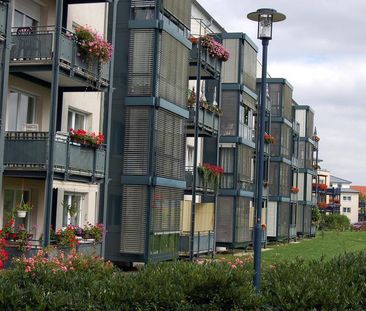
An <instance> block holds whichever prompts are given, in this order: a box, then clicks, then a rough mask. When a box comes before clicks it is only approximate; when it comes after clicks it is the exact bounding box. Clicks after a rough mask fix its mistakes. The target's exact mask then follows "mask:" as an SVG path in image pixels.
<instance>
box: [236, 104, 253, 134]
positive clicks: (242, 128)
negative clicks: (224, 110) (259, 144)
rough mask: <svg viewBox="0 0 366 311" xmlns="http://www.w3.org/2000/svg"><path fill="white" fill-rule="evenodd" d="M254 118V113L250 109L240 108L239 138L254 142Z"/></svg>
mask: <svg viewBox="0 0 366 311" xmlns="http://www.w3.org/2000/svg"><path fill="white" fill-rule="evenodd" d="M252 118H253V111H252V110H251V109H250V107H248V106H246V105H244V106H242V105H240V107H239V136H240V137H243V138H245V139H247V140H252V136H253V135H252V129H253V124H252V121H251V120H252Z"/></svg>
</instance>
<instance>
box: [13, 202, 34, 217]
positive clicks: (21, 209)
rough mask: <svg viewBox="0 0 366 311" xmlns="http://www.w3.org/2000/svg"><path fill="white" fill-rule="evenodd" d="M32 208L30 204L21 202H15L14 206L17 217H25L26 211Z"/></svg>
mask: <svg viewBox="0 0 366 311" xmlns="http://www.w3.org/2000/svg"><path fill="white" fill-rule="evenodd" d="M32 208H33V205H32V204H30V203H24V202H21V203H19V204H17V206H16V207H15V211H16V212H17V216H18V217H19V218H25V217H26V216H27V212H29V211H31V210H32Z"/></svg>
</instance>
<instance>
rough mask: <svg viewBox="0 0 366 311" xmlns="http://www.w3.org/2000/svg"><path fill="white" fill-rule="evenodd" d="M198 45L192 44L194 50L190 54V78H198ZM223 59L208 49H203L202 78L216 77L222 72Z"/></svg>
mask: <svg viewBox="0 0 366 311" xmlns="http://www.w3.org/2000/svg"><path fill="white" fill-rule="evenodd" d="M198 57H199V54H198V45H197V44H196V43H193V44H192V50H191V54H190V61H189V64H190V66H189V78H190V79H191V80H192V79H196V78H197V62H198ZM221 63H222V61H221V60H219V59H218V58H216V57H213V56H211V55H210V53H208V51H207V49H204V48H202V49H201V67H202V69H203V70H201V79H210V78H215V77H216V76H217V75H219V74H220V72H221Z"/></svg>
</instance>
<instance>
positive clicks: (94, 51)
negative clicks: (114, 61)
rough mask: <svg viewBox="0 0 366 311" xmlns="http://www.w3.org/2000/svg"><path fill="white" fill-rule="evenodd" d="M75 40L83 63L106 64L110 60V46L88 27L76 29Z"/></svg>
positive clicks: (111, 48)
mask: <svg viewBox="0 0 366 311" xmlns="http://www.w3.org/2000/svg"><path fill="white" fill-rule="evenodd" d="M75 39H76V40H77V42H78V44H79V56H81V58H82V59H83V60H84V61H86V62H94V61H98V62H101V63H103V64H106V63H108V62H109V61H110V60H111V57H112V51H113V47H112V45H111V44H110V43H109V42H108V41H106V40H104V38H103V37H102V35H100V34H98V32H97V31H95V30H93V29H91V28H90V27H89V26H88V25H86V26H78V27H76V29H75Z"/></svg>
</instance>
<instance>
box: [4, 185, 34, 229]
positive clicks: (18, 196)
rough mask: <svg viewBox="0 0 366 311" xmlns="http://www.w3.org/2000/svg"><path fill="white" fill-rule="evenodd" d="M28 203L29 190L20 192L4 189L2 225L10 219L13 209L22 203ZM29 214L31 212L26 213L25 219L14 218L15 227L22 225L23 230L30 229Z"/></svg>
mask: <svg viewBox="0 0 366 311" xmlns="http://www.w3.org/2000/svg"><path fill="white" fill-rule="evenodd" d="M22 196H23V202H24V203H29V202H30V200H31V193H30V191H29V190H20V189H5V190H4V217H3V224H4V225H5V223H7V222H8V221H9V219H10V218H11V217H12V215H13V213H14V209H15V207H16V206H17V205H18V204H19V203H20V202H22ZM30 214H31V212H27V216H26V217H25V218H19V217H14V220H15V226H19V225H24V227H25V228H27V229H29V228H30V219H31V217H30Z"/></svg>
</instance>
